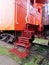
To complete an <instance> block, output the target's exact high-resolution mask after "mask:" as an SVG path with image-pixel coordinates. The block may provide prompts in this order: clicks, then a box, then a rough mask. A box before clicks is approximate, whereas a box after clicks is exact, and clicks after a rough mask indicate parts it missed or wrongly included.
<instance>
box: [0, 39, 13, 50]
mask: <svg viewBox="0 0 49 65" xmlns="http://www.w3.org/2000/svg"><path fill="white" fill-rule="evenodd" d="M0 46H3V47H5V48H11V49H12V48H14V45H12V44H11V45H10V44H9V43H6V42H4V41H1V40H0Z"/></svg>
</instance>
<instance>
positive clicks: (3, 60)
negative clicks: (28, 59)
mask: <svg viewBox="0 0 49 65" xmlns="http://www.w3.org/2000/svg"><path fill="white" fill-rule="evenodd" d="M0 65H19V64H17V63H16V62H15V61H14V60H12V59H11V58H9V57H8V56H6V55H3V56H0Z"/></svg>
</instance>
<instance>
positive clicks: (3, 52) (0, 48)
mask: <svg viewBox="0 0 49 65" xmlns="http://www.w3.org/2000/svg"><path fill="white" fill-rule="evenodd" d="M4 54H8V49H6V48H4V47H1V46H0V55H4Z"/></svg>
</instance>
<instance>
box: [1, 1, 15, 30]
mask: <svg viewBox="0 0 49 65" xmlns="http://www.w3.org/2000/svg"><path fill="white" fill-rule="evenodd" d="M14 8H15V7H14V0H0V30H14Z"/></svg>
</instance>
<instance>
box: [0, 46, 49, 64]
mask: <svg viewBox="0 0 49 65" xmlns="http://www.w3.org/2000/svg"><path fill="white" fill-rule="evenodd" d="M8 50H9V49H7V48H4V47H1V46H0V55H7V56H8V57H10V58H11V59H13V60H15V61H16V62H17V63H22V64H23V65H39V64H38V63H39V62H40V61H41V60H42V59H43V57H42V56H41V55H37V56H35V55H30V56H31V60H27V59H26V58H25V59H20V58H19V57H17V56H15V55H13V54H11V53H9V52H8ZM41 50H42V49H41ZM47 65H49V63H48V64H47Z"/></svg>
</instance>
